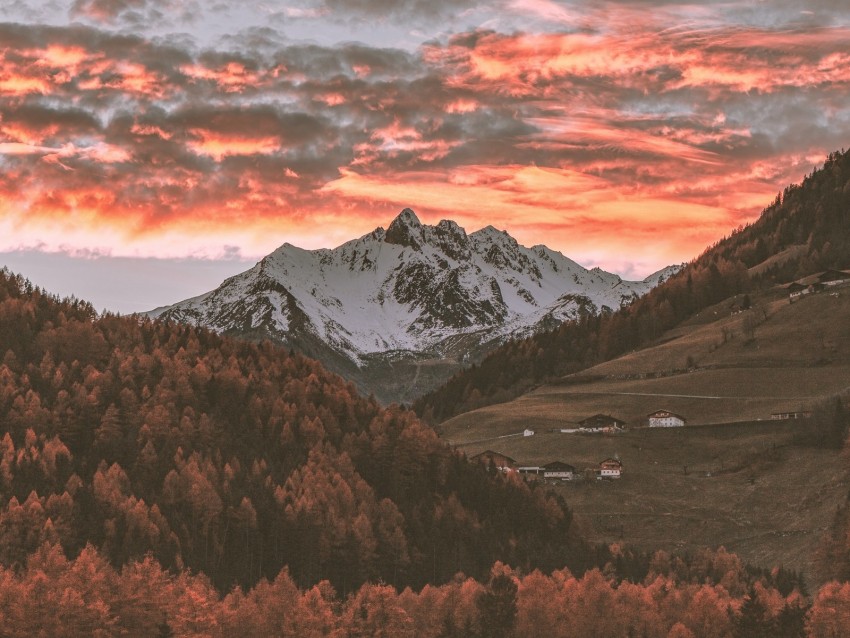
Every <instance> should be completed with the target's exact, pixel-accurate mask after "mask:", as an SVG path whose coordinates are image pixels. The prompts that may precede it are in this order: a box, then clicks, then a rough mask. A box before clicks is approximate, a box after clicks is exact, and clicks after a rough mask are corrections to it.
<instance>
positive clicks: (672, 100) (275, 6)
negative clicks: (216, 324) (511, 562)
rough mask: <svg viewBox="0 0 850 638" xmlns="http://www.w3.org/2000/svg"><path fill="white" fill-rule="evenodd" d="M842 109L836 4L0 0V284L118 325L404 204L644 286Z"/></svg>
mask: <svg viewBox="0 0 850 638" xmlns="http://www.w3.org/2000/svg"><path fill="white" fill-rule="evenodd" d="M848 95H850V3H848V2H846V0H808V1H805V2H804V1H797V0H727V1H716V0H704V1H702V2H691V3H686V2H678V1H677V0H612V1H607V2H606V1H605V0H491V1H489V2H473V1H472V0H203V1H201V0H4V2H3V3H2V6H0V265H7V266H8V267H10V268H12V269H13V270H15V271H17V272H20V273H21V274H23V275H25V276H28V277H30V278H31V279H32V280H33V281H34V283H36V284H38V285H42V286H45V287H47V288H48V289H49V290H50V291H52V292H56V293H58V294H60V295H70V294H74V295H76V296H77V297H81V298H85V299H89V300H91V301H93V303H94V304H95V306H96V307H97V308H98V309H104V308H108V309H110V310H116V311H120V312H136V311H142V310H146V309H150V308H153V307H155V306H160V305H163V304H166V303H173V302H175V301H178V300H180V299H183V298H186V297H189V296H194V295H197V294H200V293H202V292H205V291H206V290H209V289H211V288H213V287H215V286H216V285H217V284H218V283H219V282H220V281H221V280H222V279H224V277H226V276H228V275H231V274H235V273H236V272H240V271H242V270H244V269H246V268H247V267H249V266H250V265H252V264H253V263H254V262H255V261H256V260H257V259H259V258H261V257H262V256H264V255H266V254H268V253H269V252H271V251H272V250H274V249H275V248H276V247H278V246H279V245H281V244H283V243H284V242H289V243H292V244H295V245H297V246H301V247H304V248H319V247H334V246H337V245H339V244H340V243H342V242H344V241H346V240H348V239H352V238H354V237H357V236H360V235H363V234H366V233H368V232H370V231H371V230H373V229H374V228H376V227H378V226H384V227H386V226H387V225H388V224H389V223H390V221H391V220H392V219H393V218H394V217H395V216H396V215H397V214H398V212H399V211H400V210H401V209H402V208H404V207H410V208H413V209H414V210H415V211H416V213H417V215H418V216H419V218H420V219H421V220H422V221H423V222H425V223H432V224H435V223H437V222H438V221H439V220H440V219H453V220H455V221H456V222H458V223H459V224H460V225H462V226H463V227H465V228H466V229H467V231H469V232H471V231H474V230H477V229H478V228H481V227H483V226H486V225H493V226H496V227H497V228H500V229H505V230H507V231H508V232H510V233H511V234H512V235H513V236H514V237H516V238H517V240H518V241H520V243H523V244H525V245H527V246H531V245H535V244H545V245H547V246H549V247H550V248H553V249H556V250H560V251H561V252H563V253H564V254H565V255H567V256H569V257H570V258H572V259H574V260H576V261H578V262H579V263H581V264H582V265H585V266H587V267H593V266H601V267H602V268H605V269H606V270H609V271H612V272H617V273H619V274H621V275H622V276H624V277H626V278H632V279H640V278H643V277H645V276H646V275H648V274H650V273H652V272H654V271H655V270H658V269H660V268H661V267H663V266H665V265H668V264H671V263H680V262H683V261H687V260H689V259H691V258H693V257H695V256H696V255H697V254H699V253H700V252H701V251H702V250H703V249H704V248H705V247H706V246H708V245H710V244H712V243H714V242H715V241H717V240H719V239H720V238H722V237H723V236H724V235H728V234H729V233H730V232H731V231H732V230H733V229H734V228H736V227H738V226H740V225H742V224H746V223H748V222H750V221H752V220H753V219H755V218H756V217H757V216H758V214H759V213H760V212H761V210H762V209H763V208H764V207H765V206H766V205H768V204H769V203H770V202H771V201H772V200H773V199H774V198H775V196H776V194H777V193H778V192H779V191H781V190H782V189H783V188H784V187H785V186H786V185H787V184H789V183H793V182H799V181H800V180H801V179H802V178H803V177H804V175H806V174H807V173H810V172H811V171H812V170H813V169H814V168H815V167H816V166H818V165H820V164H821V163H822V162H823V160H824V159H825V156H826V155H827V154H828V153H829V152H831V151H834V150H839V149H841V148H843V147H844V146H845V145H847V140H850V99H848V97H847V96H848Z"/></svg>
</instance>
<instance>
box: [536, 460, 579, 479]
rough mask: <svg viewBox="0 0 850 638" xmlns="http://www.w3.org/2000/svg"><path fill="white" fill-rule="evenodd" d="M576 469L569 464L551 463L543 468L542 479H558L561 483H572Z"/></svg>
mask: <svg viewBox="0 0 850 638" xmlns="http://www.w3.org/2000/svg"><path fill="white" fill-rule="evenodd" d="M575 474H576V468H574V467H573V466H572V465H570V464H569V463H562V462H561V461H552V462H551V463H547V464H546V465H544V466H543V478H547V479H560V480H561V481H572V480H573V479H574V478H575Z"/></svg>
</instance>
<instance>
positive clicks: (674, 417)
mask: <svg viewBox="0 0 850 638" xmlns="http://www.w3.org/2000/svg"><path fill="white" fill-rule="evenodd" d="M648 418H649V427H651V428H679V427H682V426H683V425H685V417H683V416H681V415H679V414H676V413H675V412H670V411H669V410H656V411H655V412H653V413H652V414H650V415H649V417H648Z"/></svg>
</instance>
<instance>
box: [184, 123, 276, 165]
mask: <svg viewBox="0 0 850 638" xmlns="http://www.w3.org/2000/svg"><path fill="white" fill-rule="evenodd" d="M191 134H192V136H193V137H195V139H194V140H192V141H190V142H189V143H188V147H189V148H190V149H192V150H193V151H194V152H195V153H197V154H199V155H208V156H209V157H212V158H213V159H214V160H216V161H217V162H220V161H221V160H222V159H224V158H225V157H229V156H232V155H267V154H270V153H274V152H275V151H277V150H279V149H280V140H279V139H278V138H277V137H248V136H242V135H235V134H234V135H224V134H221V133H215V132H213V131H207V130H204V129H193V130H192V131H191Z"/></svg>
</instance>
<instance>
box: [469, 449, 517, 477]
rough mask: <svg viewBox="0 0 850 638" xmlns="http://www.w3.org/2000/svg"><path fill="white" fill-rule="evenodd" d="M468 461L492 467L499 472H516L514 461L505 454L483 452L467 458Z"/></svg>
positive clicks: (490, 451)
mask: <svg viewBox="0 0 850 638" xmlns="http://www.w3.org/2000/svg"><path fill="white" fill-rule="evenodd" d="M469 460H470V461H475V462H477V463H484V464H485V465H492V466H493V467H495V468H497V469H498V470H499V471H501V472H514V471H516V461H515V460H514V459H512V458H511V457H509V456H507V455H506V454H501V453H499V452H494V451H493V450H485V451H484V452H481V453H480V454H476V455H475V456H472V457H470V458H469Z"/></svg>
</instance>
